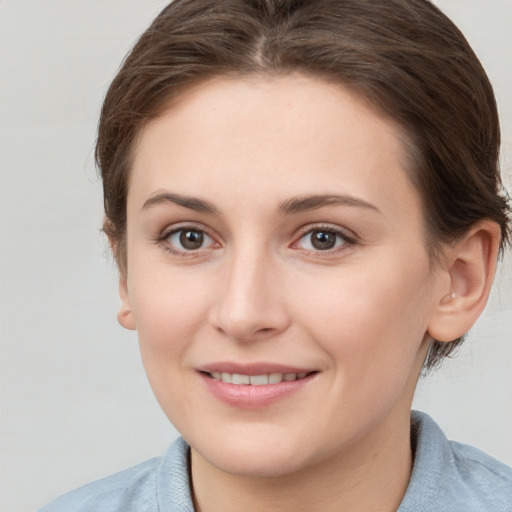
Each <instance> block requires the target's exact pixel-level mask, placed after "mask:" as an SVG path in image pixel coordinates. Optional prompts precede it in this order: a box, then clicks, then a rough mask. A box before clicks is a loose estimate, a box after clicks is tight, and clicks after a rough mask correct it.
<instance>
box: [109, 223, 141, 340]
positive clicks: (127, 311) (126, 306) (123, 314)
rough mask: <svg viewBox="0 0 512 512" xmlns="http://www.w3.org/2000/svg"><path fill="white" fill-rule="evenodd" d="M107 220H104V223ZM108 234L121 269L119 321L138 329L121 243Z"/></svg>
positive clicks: (122, 324) (124, 325)
mask: <svg viewBox="0 0 512 512" xmlns="http://www.w3.org/2000/svg"><path fill="white" fill-rule="evenodd" d="M106 223H107V221H106V220H105V221H104V225H105V224H106ZM104 231H105V232H106V233H108V232H109V230H108V229H107V228H104ZM107 236H108V243H109V245H110V249H111V251H112V254H113V255H114V259H115V260H116V263H117V267H118V270H119V297H120V298H121V306H120V308H119V312H118V313H117V321H118V322H119V323H120V324H121V326H122V327H124V328H125V329H130V330H132V331H134V330H135V329H136V326H135V319H134V317H133V312H132V307H131V305H130V295H129V293H128V282H127V278H126V268H125V266H124V265H121V264H120V263H121V260H120V259H119V257H118V256H119V255H118V250H119V245H118V244H119V243H118V242H116V241H115V240H114V238H113V237H112V236H110V235H107Z"/></svg>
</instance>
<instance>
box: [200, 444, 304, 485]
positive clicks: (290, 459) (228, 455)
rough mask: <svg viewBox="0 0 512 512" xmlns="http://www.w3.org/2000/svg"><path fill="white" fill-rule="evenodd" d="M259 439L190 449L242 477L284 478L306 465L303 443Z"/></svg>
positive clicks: (215, 465)
mask: <svg viewBox="0 0 512 512" xmlns="http://www.w3.org/2000/svg"><path fill="white" fill-rule="evenodd" d="M257 437H258V439H255V436H252V437H245V436H244V437H240V436H238V437H230V438H229V439H224V440H222V441H220V440H217V442H216V443H215V444H214V445H212V444H209V445H205V444H204V443H197V444H194V443H192V444H191V446H193V450H194V451H195V452H196V453H197V455H199V457H201V458H202V459H204V460H205V461H206V462H208V463H209V464H211V465H212V466H214V467H216V468H217V469H219V470H221V471H224V472H225V473H229V474H233V475H237V476H240V477H259V478H275V477H282V476H285V475H289V474H292V473H295V472H297V471H300V470H301V469H303V468H304V467H305V466H306V465H307V457H305V455H306V454H304V453H303V448H304V445H303V444H302V443H293V442H290V439H288V440H286V439H283V438H282V437H281V438H279V436H277V437H276V436H273V437H270V436H268V437H265V436H257ZM287 441H288V442H287ZM301 444H302V446H301Z"/></svg>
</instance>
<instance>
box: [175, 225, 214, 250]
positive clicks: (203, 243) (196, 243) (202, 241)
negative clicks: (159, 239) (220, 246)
mask: <svg viewBox="0 0 512 512" xmlns="http://www.w3.org/2000/svg"><path fill="white" fill-rule="evenodd" d="M165 240H166V241H167V243H168V244H169V246H170V249H171V250H173V251H176V252H191V251H198V250H200V249H204V248H206V247H211V246H213V245H214V244H215V241H214V240H213V239H212V237H210V236H208V235H207V234H206V233H205V232H204V231H203V230H201V229H197V228H187V227H185V228H181V229H176V230H174V231H172V232H171V233H169V234H168V235H166V236H165Z"/></svg>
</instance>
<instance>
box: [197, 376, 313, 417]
mask: <svg viewBox="0 0 512 512" xmlns="http://www.w3.org/2000/svg"><path fill="white" fill-rule="evenodd" d="M200 375H201V377H202V379H203V381H204V382H205V384H206V386H207V387H208V389H209V391H210V392H211V393H212V394H213V395H214V396H215V397H216V398H218V399H219V400H221V401H222V402H224V403H226V404H229V405H232V406H234V407H240V408H243V409H260V408H262V407H266V406H268V405H271V404H273V403H275V402H277V401H278V400H281V399H282V398H286V397H288V396H290V395H292V394H293V393H296V392H298V391H299V390H301V389H302V388H303V387H304V386H306V385H307V384H309V383H310V382H311V381H312V380H313V379H314V377H315V375H316V374H310V375H308V376H306V377H304V378H303V379H298V380H292V381H283V382H280V383H279V384H266V385H263V386H252V385H237V384H229V383H227V382H222V381H221V380H216V379H212V378H211V377H210V376H208V375H205V374H203V373H201V374H200Z"/></svg>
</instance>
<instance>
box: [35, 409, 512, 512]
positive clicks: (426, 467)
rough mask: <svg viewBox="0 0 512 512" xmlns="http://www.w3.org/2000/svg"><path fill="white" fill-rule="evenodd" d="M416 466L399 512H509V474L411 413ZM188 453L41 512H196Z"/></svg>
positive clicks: (180, 445)
mask: <svg viewBox="0 0 512 512" xmlns="http://www.w3.org/2000/svg"><path fill="white" fill-rule="evenodd" d="M412 429H413V430H412V431H413V439H415V445H416V450H415V457H414V466H413V471H412V475H411V480H410V482H409V486H408V488H407V491H406V493H405V496H404V498H403V500H402V504H401V505H400V507H399V509H398V511H397V512H512V468H510V467H508V466H506V465H505V464H502V463H501V462H498V461H497V460H496V459H493V458H492V457H490V456H489V455H486V454H485V453H483V452H481V451H480V450H477V449H476V448H473V447H471V446H467V445H464V444H460V443H455V442H453V441H448V440H447V439H446V437H445V435H444V434H443V432H442V431H441V429H440V428H439V427H438V426H437V424H436V423H435V422H434V421H433V420H432V419H431V418H430V417H429V416H427V415H426V414H423V413H419V412H415V411H413V413H412ZM188 453H189V447H188V445H187V444H186V443H185V441H184V440H183V439H181V438H179V439H177V440H176V441H175V442H174V443H173V444H172V446H171V447H170V448H169V450H168V451H167V453H166V454H165V455H163V456H162V457H157V458H154V459H151V460H148V461H147V462H143V463H142V464H139V465H137V466H135V467H133V468H130V469H127V470H125V471H122V472H120V473H117V474H115V475H113V476H110V477H107V478H104V479H102V480H98V481H97V482H93V483H91V484H89V485H86V486H84V487H81V488H80V489H77V490H76V491H73V492H70V493H69V494H65V495H64V496H62V497H60V498H58V499H57V500H55V501H54V502H52V503H50V504H49V505H47V506H46V507H44V508H43V509H41V510H40V512H194V507H193V505H192V497H191V494H190V482H189V468H188Z"/></svg>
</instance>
